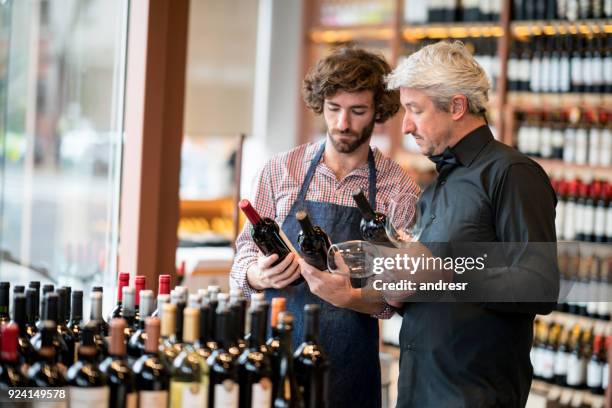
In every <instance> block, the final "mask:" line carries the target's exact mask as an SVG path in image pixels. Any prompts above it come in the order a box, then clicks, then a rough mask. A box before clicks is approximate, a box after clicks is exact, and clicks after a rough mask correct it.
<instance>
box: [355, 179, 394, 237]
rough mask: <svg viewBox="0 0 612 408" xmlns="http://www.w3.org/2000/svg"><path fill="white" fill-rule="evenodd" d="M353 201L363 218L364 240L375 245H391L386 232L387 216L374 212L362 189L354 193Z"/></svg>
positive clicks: (362, 232) (362, 231) (362, 233)
mask: <svg viewBox="0 0 612 408" xmlns="http://www.w3.org/2000/svg"><path fill="white" fill-rule="evenodd" d="M353 199H354V200H355V204H357V208H359V211H361V216H362V217H363V219H362V220H361V224H360V227H361V236H362V237H363V239H364V240H366V241H369V242H371V243H373V244H379V245H390V244H391V241H389V237H388V236H387V233H386V231H385V224H386V223H387V216H386V215H384V214H381V213H379V212H375V211H374V209H373V208H372V206H371V205H370V202H369V201H368V199H367V198H366V196H365V194H364V193H363V190H362V189H360V188H359V189H357V190H355V191H354V192H353Z"/></svg>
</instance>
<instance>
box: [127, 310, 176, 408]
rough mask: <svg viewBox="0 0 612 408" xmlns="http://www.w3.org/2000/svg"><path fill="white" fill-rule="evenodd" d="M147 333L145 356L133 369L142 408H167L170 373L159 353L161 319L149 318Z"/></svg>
mask: <svg viewBox="0 0 612 408" xmlns="http://www.w3.org/2000/svg"><path fill="white" fill-rule="evenodd" d="M168 305H170V304H168ZM172 306H174V305H172ZM145 331H146V333H147V338H146V340H145V354H144V355H143V356H141V357H140V358H139V359H138V360H136V362H135V363H134V367H133V369H134V375H135V377H136V390H137V391H138V399H139V400H140V407H141V408H145V407H146V408H166V407H167V406H168V390H169V388H170V372H169V370H168V368H167V366H166V364H165V362H164V360H163V358H162V357H161V356H160V352H159V331H160V322H159V318H157V317H147V318H146V319H145Z"/></svg>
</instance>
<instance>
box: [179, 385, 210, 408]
mask: <svg viewBox="0 0 612 408" xmlns="http://www.w3.org/2000/svg"><path fill="white" fill-rule="evenodd" d="M207 394H208V393H207V389H206V386H205V385H204V384H203V383H199V382H180V381H172V382H171V383H170V404H171V405H172V406H173V407H203V406H205V404H206V403H207V402H208V395H207Z"/></svg>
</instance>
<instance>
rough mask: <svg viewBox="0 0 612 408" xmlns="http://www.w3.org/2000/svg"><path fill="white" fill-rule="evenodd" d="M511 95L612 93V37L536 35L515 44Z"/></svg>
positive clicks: (510, 72) (510, 68) (509, 78)
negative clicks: (515, 92) (525, 93)
mask: <svg viewBox="0 0 612 408" xmlns="http://www.w3.org/2000/svg"><path fill="white" fill-rule="evenodd" d="M507 83H508V90H509V91H526V92H533V93H591V94H597V93H603V94H609V93H610V92H612V34H606V33H589V34H582V33H580V34H555V35H535V36H531V37H528V38H526V39H525V40H524V41H518V40H516V41H514V42H513V43H512V46H511V48H510V54H509V56H508V76H507Z"/></svg>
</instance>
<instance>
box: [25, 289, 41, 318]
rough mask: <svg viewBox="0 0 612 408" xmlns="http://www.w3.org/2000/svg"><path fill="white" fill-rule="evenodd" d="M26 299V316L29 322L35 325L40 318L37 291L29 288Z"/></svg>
mask: <svg viewBox="0 0 612 408" xmlns="http://www.w3.org/2000/svg"><path fill="white" fill-rule="evenodd" d="M25 297H26V316H27V319H28V322H30V323H33V322H34V321H35V320H36V318H37V317H38V294H37V293H36V289H34V288H28V289H27V290H26V293H25Z"/></svg>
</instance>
